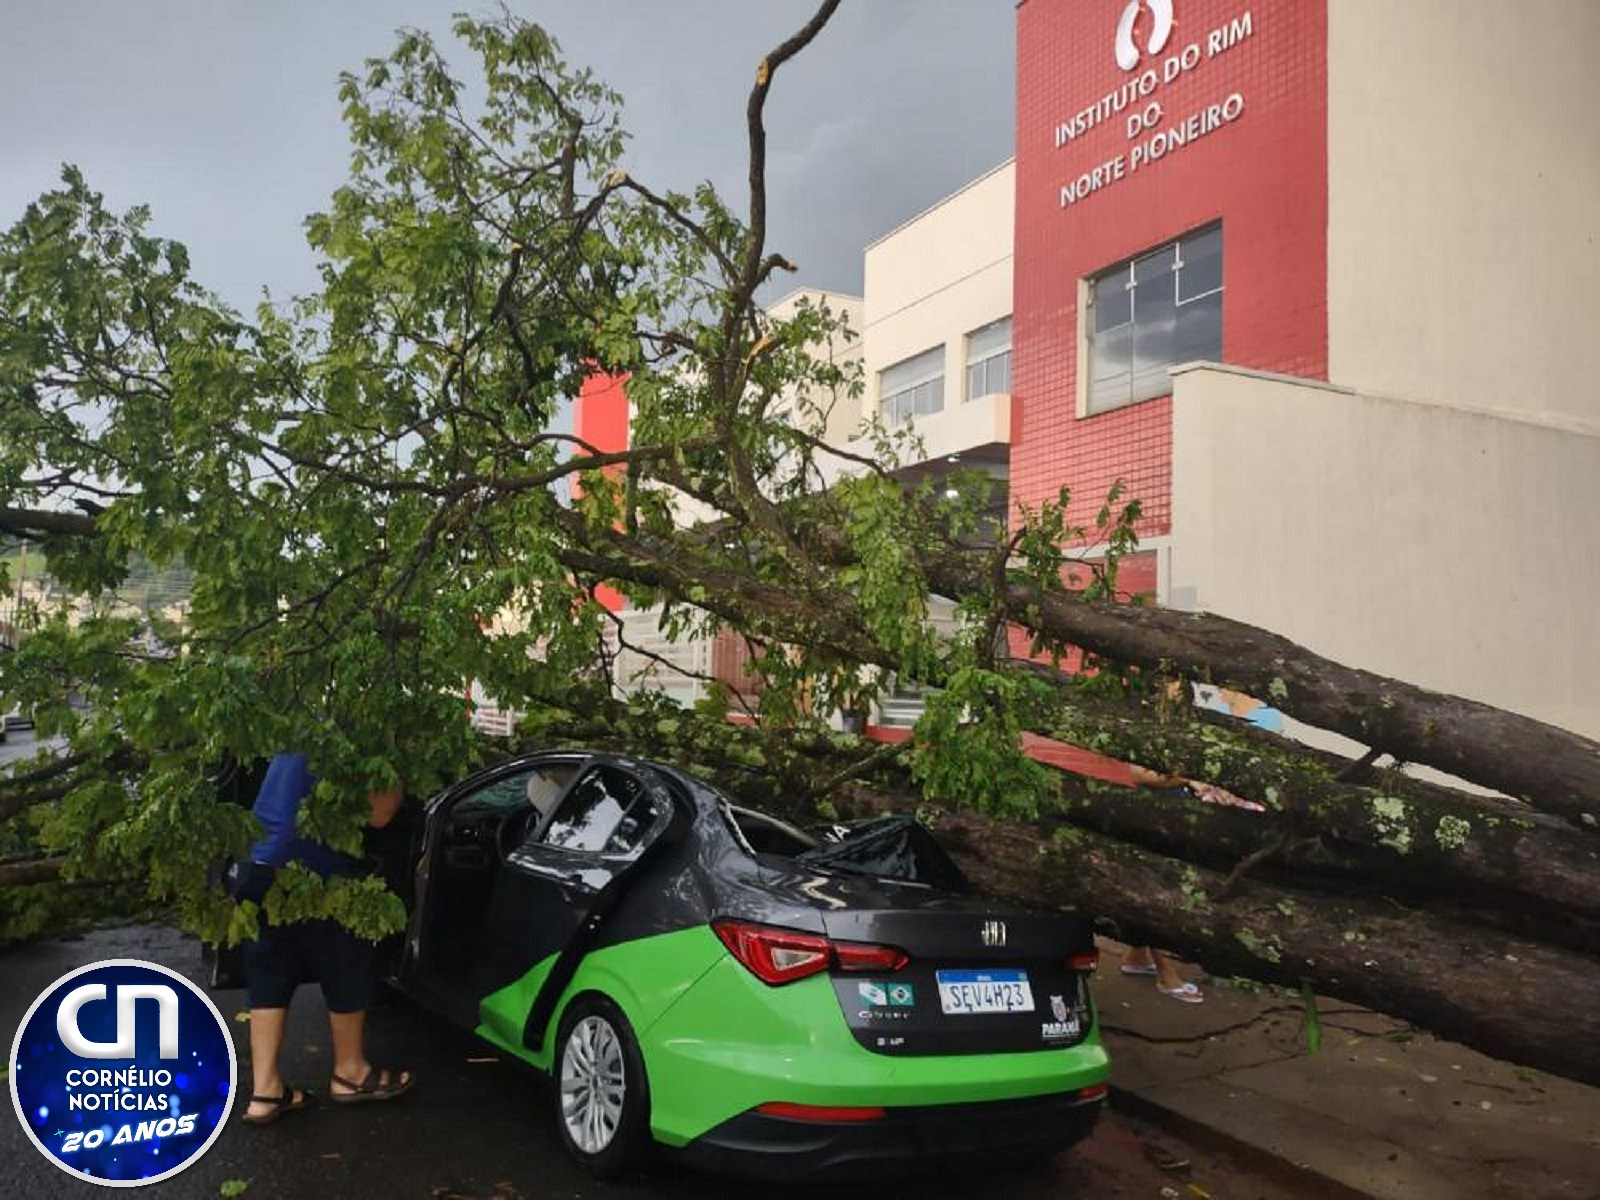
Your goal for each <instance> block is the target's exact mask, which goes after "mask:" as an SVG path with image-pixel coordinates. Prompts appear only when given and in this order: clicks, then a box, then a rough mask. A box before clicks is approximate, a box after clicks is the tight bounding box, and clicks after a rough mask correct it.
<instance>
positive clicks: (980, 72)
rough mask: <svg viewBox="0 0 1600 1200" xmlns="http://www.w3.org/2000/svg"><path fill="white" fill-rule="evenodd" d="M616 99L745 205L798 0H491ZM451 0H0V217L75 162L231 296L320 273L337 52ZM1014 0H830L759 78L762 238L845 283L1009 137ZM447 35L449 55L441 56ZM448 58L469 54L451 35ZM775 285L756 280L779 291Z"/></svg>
mask: <svg viewBox="0 0 1600 1200" xmlns="http://www.w3.org/2000/svg"><path fill="white" fill-rule="evenodd" d="M509 5H510V8H511V10H512V11H513V12H515V13H516V14H517V15H519V16H522V17H525V18H527V19H530V20H534V21H537V22H538V23H540V24H542V25H543V26H544V27H545V28H546V29H547V30H548V31H550V32H551V33H553V34H554V35H555V37H556V38H557V40H558V41H559V42H560V43H561V46H562V49H563V51H564V53H565V55H566V57H567V59H568V60H569V61H570V62H573V63H576V64H582V65H587V66H590V67H593V68H594V69H595V71H596V72H597V74H598V75H599V76H600V77H601V78H602V79H604V80H605V81H606V82H607V83H609V84H610V85H611V86H612V87H613V88H614V89H615V90H616V91H618V92H620V93H621V94H622V96H623V99H624V104H625V107H624V124H625V125H626V127H627V128H628V129H629V131H630V132H631V133H632V134H633V141H632V143H631V146H630V149H629V152H628V156H627V159H628V160H627V167H628V170H629V171H630V172H631V173H632V174H633V175H634V176H635V177H636V178H638V179H640V180H642V181H644V182H646V183H649V184H650V185H651V186H654V187H658V188H666V187H675V188H687V187H690V186H692V185H694V184H695V183H697V182H699V181H701V180H703V179H710V180H711V181H712V182H713V183H715V184H716V185H717V187H718V189H719V190H720V191H721V192H722V193H723V195H724V197H725V199H729V200H730V201H733V202H734V207H735V208H736V210H742V209H743V207H744V203H743V179H744V173H745V136H744V104H745V98H746V96H747V95H748V92H749V88H750V82H751V78H752V74H753V72H754V69H755V64H756V63H757V62H758V61H759V59H760V58H761V56H762V55H763V54H764V53H765V52H766V51H768V50H770V49H772V48H773V47H775V46H776V45H777V44H778V43H779V42H781V41H782V40H783V39H784V38H785V37H787V36H788V35H789V34H790V33H791V32H793V31H794V30H795V29H798V28H799V27H800V26H801V25H802V24H804V22H805V21H806V19H807V18H808V17H809V15H810V13H811V11H812V9H813V7H814V4H813V3H812V0H509ZM463 8H465V9H467V10H468V11H471V12H474V13H478V14H480V15H487V14H489V13H490V12H492V11H494V10H491V9H488V8H483V7H474V6H472V5H471V4H469V3H467V2H465V0H134V2H130V0H52V2H51V3H48V4H41V3H38V2H37V0H0V225H3V226H7V227H8V226H9V225H11V224H12V222H14V221H15V220H16V219H17V218H18V217H19V216H20V215H21V213H22V210H23V208H24V207H25V206H26V205H27V203H28V202H29V201H30V200H32V199H33V198H34V197H36V196H37V195H38V194H39V193H40V192H42V191H44V190H46V189H48V188H50V187H52V186H53V185H54V184H55V183H56V181H57V179H58V178H59V173H60V167H61V164H62V163H64V162H71V163H75V164H77V165H78V166H79V167H81V168H82V169H83V171H84V172H85V174H86V176H87V178H88V182H89V184H90V186H91V187H93V188H95V189H96V190H98V191H101V192H103V193H104V194H105V196H106V199H107V202H108V204H110V205H111V206H112V207H113V208H115V209H119V210H120V209H125V208H128V207H131V206H132V205H134V204H148V205H149V206H150V208H151V210H152V226H153V229H154V231H155V232H156V233H158V234H160V235H162V236H165V237H172V238H176V239H177V240H179V241H181V242H183V243H185V244H186V245H187V246H188V247H189V250H190V254H191V259H192V264H193V273H194V276H195V278H196V279H197V281H198V282H200V283H201V284H202V285H204V286H206V287H208V288H211V289H212V290H214V291H216V292H219V293H220V294H221V295H222V296H223V297H224V298H225V299H226V300H228V301H229V302H230V303H232V304H234V305H235V306H237V307H241V308H245V309H248V308H250V307H253V306H254V304H255V303H256V301H257V300H258V299H259V298H260V295H261V289H262V288H263V287H266V288H268V289H270V290H271V292H272V294H273V296H274V297H275V298H276V299H278V300H280V301H281V300H283V299H285V298H287V297H288V296H289V295H292V294H295V293H300V292H305V291H307V290H309V289H310V288H311V287H312V286H313V285H314V283H315V279H316V276H315V271H314V260H313V258H312V255H311V252H310V251H309V250H308V249H307V247H306V245H305V240H304V236H303V231H302V228H301V222H302V220H303V218H304V217H305V215H306V214H308V213H310V212H314V211H317V210H318V209H320V208H322V207H324V206H325V204H326V200H327V197H328V196H329V194H330V193H331V192H332V191H333V189H334V188H335V187H336V186H338V184H339V183H340V182H341V181H342V179H343V177H344V175H345V169H346V165H347V163H348V148H347V144H346V141H345V137H344V129H343V126H342V125H341V123H340V118H339V107H338V102H337V98H336V87H337V81H338V74H339V72H340V71H341V70H347V69H355V68H357V67H359V66H360V64H361V63H362V61H363V60H364V59H366V58H369V57H375V56H381V55H383V54H385V53H386V52H387V51H388V50H389V49H390V47H391V46H392V45H393V41H394V30H395V29H396V28H398V27H400V26H414V27H417V28H421V29H425V30H427V31H429V32H431V33H433V34H435V36H436V37H437V38H438V39H439V41H440V42H441V44H446V43H448V42H449V41H450V40H451V39H450V35H449V25H450V17H451V13H452V12H453V11H457V10H460V9H463ZM1014 28H1015V14H1014V7H1013V0H846V2H845V4H844V5H843V6H842V8H841V10H840V11H839V13H838V14H837V15H836V16H835V17H834V19H833V21H832V22H831V23H830V24H829V26H828V28H826V29H825V30H824V31H823V32H822V34H821V35H820V37H819V38H818V39H817V41H816V42H814V43H813V44H812V46H811V47H810V48H809V49H808V50H806V51H805V52H804V53H803V54H802V55H801V56H800V57H799V58H797V59H795V60H793V61H791V62H790V63H789V64H787V65H786V66H785V67H784V68H783V69H782V70H781V71H780V72H779V73H778V76H777V81H776V85H775V87H774V90H773V94H772V97H771V98H770V99H769V101H768V105H767V116H768V130H769V134H768V193H769V208H770V211H771V218H770V222H769V231H770V236H769V246H770V248H771V249H773V250H777V251H780V252H782V253H784V254H786V255H787V256H788V257H789V258H791V259H792V260H793V261H795V262H796V263H797V264H799V266H800V268H801V271H800V273H799V275H798V276H794V277H791V278H789V279H787V280H785V281H784V282H783V283H781V284H780V285H779V287H778V288H777V289H776V293H777V294H781V293H782V292H786V291H788V290H789V288H790V287H791V286H798V285H802V284H803V285H806V286H811V287H822V288H829V289H833V290H838V291H845V292H851V293H855V294H859V292H860V287H861V253H862V250H863V248H864V247H865V245H866V244H867V243H868V242H869V241H871V240H872V239H874V238H876V237H878V236H880V235H882V234H884V233H887V232H889V231H890V230H891V229H893V228H894V227H895V226H897V225H899V224H900V223H901V222H903V221H905V220H906V219H908V218H910V217H912V216H914V215H916V214H917V213H918V212H920V211H921V210H923V209H924V208H926V207H928V206H929V205H930V204H933V203H934V202H936V201H937V200H939V199H940V198H941V197H943V196H945V195H948V194H949V193H950V192H953V191H955V190H956V189H957V188H959V187H960V186H961V185H962V184H963V183H965V182H967V181H968V180H970V179H973V178H975V177H977V176H978V175H980V174H982V173H983V172H985V171H987V170H988V169H989V168H991V167H993V166H995V165H996V164H998V163H1000V162H1002V161H1004V160H1005V159H1006V158H1008V157H1009V156H1010V155H1011V153H1012V137H1013V119H1014V93H1015V56H1014V46H1013V39H1014ZM454 56H455V54H454V51H452V57H454ZM456 61H458V62H459V63H460V65H461V67H462V68H463V70H462V72H461V74H463V75H464V74H465V73H466V72H465V67H466V66H467V62H466V59H465V57H460V58H457V59H456ZM776 298H777V296H776V294H774V295H772V296H769V297H768V299H776Z"/></svg>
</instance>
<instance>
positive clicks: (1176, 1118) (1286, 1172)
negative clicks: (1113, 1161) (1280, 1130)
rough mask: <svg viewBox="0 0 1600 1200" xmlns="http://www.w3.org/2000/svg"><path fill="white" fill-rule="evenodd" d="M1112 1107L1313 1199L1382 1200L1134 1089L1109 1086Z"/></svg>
mask: <svg viewBox="0 0 1600 1200" xmlns="http://www.w3.org/2000/svg"><path fill="white" fill-rule="evenodd" d="M1109 1095H1110V1104H1111V1108H1112V1109H1113V1110H1114V1111H1116V1112H1118V1113H1122V1114H1125V1115H1127V1116H1131V1117H1136V1118H1138V1119H1139V1120H1141V1121H1145V1122H1148V1123H1149V1124H1151V1125H1155V1126H1158V1127H1160V1128H1162V1129H1164V1130H1166V1131H1167V1132H1168V1133H1171V1134H1173V1135H1174V1136H1176V1137H1181V1138H1183V1139H1185V1140H1186V1141H1189V1142H1192V1143H1194V1144H1196V1145H1199V1146H1202V1147H1204V1148H1205V1149H1207V1150H1212V1151H1217V1152H1220V1153H1223V1154H1227V1155H1229V1156H1230V1157H1232V1158H1235V1159H1238V1160H1240V1161H1241V1162H1243V1163H1245V1164H1247V1165H1248V1166H1249V1167H1250V1169H1251V1170H1254V1171H1258V1172H1260V1173H1261V1174H1262V1175H1264V1176H1266V1177H1267V1178H1268V1179H1270V1180H1272V1181H1273V1182H1274V1183H1277V1184H1280V1185H1282V1186H1284V1187H1287V1188H1292V1189H1294V1190H1295V1191H1296V1192H1297V1193H1299V1194H1300V1195H1304V1196H1307V1197H1312V1198H1314V1200H1381V1198H1380V1197H1377V1196H1375V1195H1373V1193H1371V1192H1364V1191H1361V1190H1360V1189H1359V1188H1353V1187H1351V1186H1350V1185H1349V1184H1347V1183H1344V1182H1342V1181H1341V1180H1338V1179H1334V1178H1333V1177H1332V1176H1330V1175H1324V1174H1323V1173H1322V1172H1321V1171H1318V1170H1316V1169H1314V1168H1312V1167H1309V1166H1306V1165H1305V1164H1304V1163H1297V1162H1292V1161H1290V1160H1289V1159H1287V1158H1284V1157H1283V1156H1281V1155H1279V1154H1274V1153H1273V1152H1272V1151H1271V1150H1268V1149H1266V1148H1265V1147H1264V1146H1259V1145H1257V1144H1255V1143H1254V1142H1247V1141H1245V1140H1243V1139H1242V1138H1238V1137H1235V1136H1234V1135H1233V1134H1231V1133H1224V1132H1223V1131H1222V1130H1220V1129H1217V1128H1215V1127H1214V1126H1211V1125H1207V1124H1206V1123H1205V1122H1203V1121H1197V1120H1195V1119H1194V1118H1193V1117H1190V1116H1187V1115H1185V1114H1184V1113H1181V1112H1178V1111H1177V1110H1176V1109H1172V1108H1168V1107H1167V1106H1166V1105H1164V1104H1160V1103H1158V1102H1157V1101H1154V1100H1151V1099H1150V1098H1149V1097H1148V1096H1141V1095H1139V1094H1138V1093H1136V1092H1130V1091H1127V1090H1126V1089H1124V1088H1120V1087H1117V1086H1116V1085H1115V1084H1112V1085H1111V1086H1110V1091H1109Z"/></svg>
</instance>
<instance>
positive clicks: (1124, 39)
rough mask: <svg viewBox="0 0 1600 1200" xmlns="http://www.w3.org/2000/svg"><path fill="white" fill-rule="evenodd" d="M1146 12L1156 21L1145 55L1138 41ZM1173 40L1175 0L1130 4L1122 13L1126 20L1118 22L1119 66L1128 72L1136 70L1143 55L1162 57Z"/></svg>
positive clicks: (1134, 0) (1132, 0) (1137, 0)
mask: <svg viewBox="0 0 1600 1200" xmlns="http://www.w3.org/2000/svg"><path fill="white" fill-rule="evenodd" d="M1146 9H1148V10H1149V12H1150V15H1151V16H1152V17H1153V18H1155V25H1154V27H1153V28H1152V29H1151V30H1150V35H1149V37H1148V38H1146V39H1145V40H1144V49H1143V51H1141V50H1140V47H1139V42H1138V41H1137V40H1135V39H1136V37H1137V35H1138V33H1139V29H1138V25H1139V23H1140V22H1139V16H1140V14H1141V13H1143V12H1144V11H1145V10H1146ZM1171 36H1172V0H1128V7H1127V8H1125V9H1123V10H1122V20H1120V21H1118V22H1117V66H1119V67H1121V68H1122V69H1123V70H1124V71H1131V70H1133V69H1134V68H1135V67H1137V66H1138V65H1139V58H1140V56H1141V53H1144V54H1150V55H1156V54H1160V53H1161V52H1162V51H1163V50H1165V49H1166V47H1167V39H1168V38H1170V37H1171Z"/></svg>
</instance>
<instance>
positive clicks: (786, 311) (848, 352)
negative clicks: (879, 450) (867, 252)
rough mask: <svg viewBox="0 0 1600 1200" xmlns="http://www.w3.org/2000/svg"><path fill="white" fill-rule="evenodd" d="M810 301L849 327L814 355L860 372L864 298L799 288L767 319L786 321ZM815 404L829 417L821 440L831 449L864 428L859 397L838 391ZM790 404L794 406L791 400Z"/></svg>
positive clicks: (775, 306)
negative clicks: (803, 301) (822, 306)
mask: <svg viewBox="0 0 1600 1200" xmlns="http://www.w3.org/2000/svg"><path fill="white" fill-rule="evenodd" d="M802 299H804V300H809V301H810V302H811V303H812V304H813V305H821V304H826V305H827V306H828V308H829V309H830V310H832V311H833V312H835V313H842V314H843V315H844V318H845V321H846V324H847V326H848V331H849V336H844V335H842V334H841V335H839V336H835V337H834V338H833V339H831V340H830V342H829V344H828V345H827V346H825V347H824V346H818V347H816V348H815V350H814V353H816V354H817V355H818V356H821V357H827V358H831V359H832V360H833V361H834V362H837V363H840V364H841V365H845V366H850V365H852V364H854V366H855V367H857V368H859V365H860V363H861V325H862V311H861V297H859V296H847V295H845V294H844V293H842V292H825V291H822V290H820V289H818V288H797V289H796V290H794V291H792V292H790V293H789V294H788V295H787V296H785V297H783V299H781V300H779V301H777V302H776V303H774V304H772V305H770V306H769V307H768V308H767V315H768V316H770V317H772V318H774V319H775V320H779V321H785V320H788V319H789V318H790V317H792V316H794V314H795V311H796V310H797V309H798V308H799V306H800V302H801V300H802ZM811 400H812V402H813V403H814V404H815V405H816V406H817V407H818V408H820V409H821V410H822V412H823V413H824V414H826V418H827V421H826V426H825V428H824V429H823V430H822V431H821V433H822V436H823V438H824V439H825V440H827V441H828V443H829V444H831V445H842V444H843V443H844V442H845V441H847V440H848V439H849V438H850V437H851V436H852V435H853V434H854V433H855V432H856V430H857V428H858V427H859V426H860V424H861V405H862V403H863V400H862V397H861V396H860V395H852V394H850V393H849V392H848V391H845V390H839V391H836V392H834V393H833V394H830V395H826V396H823V395H817V396H813V397H811ZM789 403H791V404H792V403H793V399H792V398H790V400H789Z"/></svg>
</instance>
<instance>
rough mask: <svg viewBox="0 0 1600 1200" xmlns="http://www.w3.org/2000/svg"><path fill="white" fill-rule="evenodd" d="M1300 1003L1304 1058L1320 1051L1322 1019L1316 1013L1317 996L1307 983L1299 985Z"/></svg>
mask: <svg viewBox="0 0 1600 1200" xmlns="http://www.w3.org/2000/svg"><path fill="white" fill-rule="evenodd" d="M1300 1003H1301V1006H1302V1009H1303V1012H1304V1015H1303V1017H1302V1020H1301V1028H1302V1029H1303V1030H1304V1032H1305V1039H1306V1057H1307V1058H1310V1057H1311V1056H1312V1055H1314V1054H1316V1053H1317V1051H1319V1050H1321V1049H1322V1018H1321V1017H1320V1016H1319V1015H1318V1013H1317V994H1316V993H1315V992H1313V991H1312V990H1311V985H1310V984H1309V983H1302V984H1301V985H1300Z"/></svg>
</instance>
